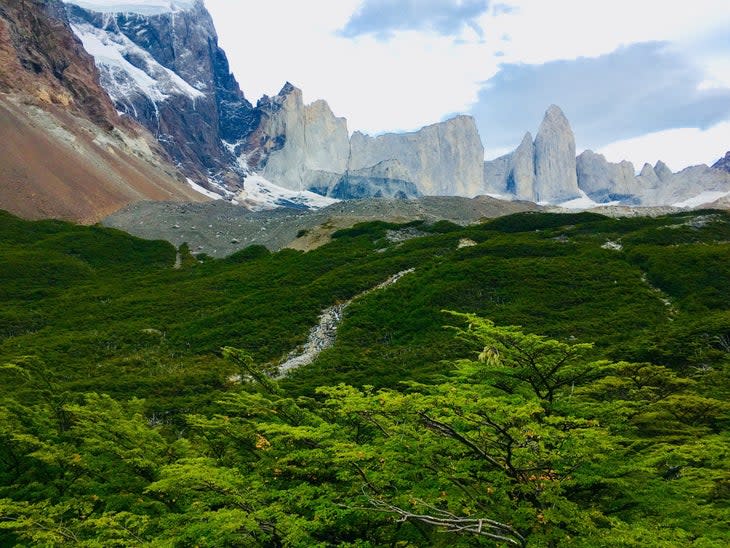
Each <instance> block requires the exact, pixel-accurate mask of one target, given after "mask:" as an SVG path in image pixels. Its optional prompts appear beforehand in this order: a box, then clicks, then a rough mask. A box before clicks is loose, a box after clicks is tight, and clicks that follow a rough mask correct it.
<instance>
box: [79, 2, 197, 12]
mask: <svg viewBox="0 0 730 548" xmlns="http://www.w3.org/2000/svg"><path fill="white" fill-rule="evenodd" d="M70 3H72V4H76V5H77V6H80V7H82V8H85V9H87V10H91V11H96V12H99V13H139V14H141V15H157V14H160V13H170V12H175V11H186V10H189V9H191V8H193V7H194V6H195V0H128V1H126V2H125V1H121V2H120V1H119V0H73V2H70Z"/></svg>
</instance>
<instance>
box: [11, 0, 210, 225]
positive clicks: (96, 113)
mask: <svg viewBox="0 0 730 548" xmlns="http://www.w3.org/2000/svg"><path fill="white" fill-rule="evenodd" d="M140 200H173V201H202V200H205V198H204V197H203V196H202V195H200V194H198V193H197V192H195V191H193V190H192V189H191V188H190V187H189V186H188V185H187V184H186V183H185V182H184V179H183V178H182V176H181V175H180V174H179V172H178V171H177V170H176V169H175V168H174V167H173V166H172V165H171V164H170V163H169V161H168V160H167V157H166V156H165V154H164V152H163V151H162V150H161V149H160V148H159V145H157V144H156V143H155V142H154V140H153V139H152V137H151V136H150V135H149V134H147V133H146V132H145V131H144V130H143V129H142V128H141V127H139V126H138V125H137V124H136V123H133V122H131V121H129V120H123V119H122V118H120V117H119V116H118V115H117V113H116V111H115V110H114V107H113V106H112V104H111V102H110V100H109V98H108V96H107V95H106V93H105V92H104V91H103V90H102V88H101V87H100V85H99V79H98V73H97V71H96V68H95V66H94V62H93V59H92V58H91V57H90V56H89V55H88V54H87V53H86V52H85V51H84V50H83V48H82V47H81V44H80V43H79V42H78V40H77V39H76V38H75V36H74V35H73V33H72V31H71V29H70V27H69V25H68V22H67V21H66V18H65V12H64V10H63V6H62V4H61V3H60V2H58V1H57V0H50V1H48V0H46V1H43V0H25V1H23V0H3V1H2V3H0V209H5V210H7V211H10V212H11V213H14V214H17V215H20V216H23V217H26V218H31V219H37V218H48V217H53V218H62V219H68V220H73V221H78V222H84V223H93V222H96V221H98V220H99V219H101V218H103V217H105V216H106V215H109V214H110V213H112V212H114V211H116V210H118V209H120V208H121V207H123V206H125V205H127V204H129V203H132V202H136V201H140Z"/></svg>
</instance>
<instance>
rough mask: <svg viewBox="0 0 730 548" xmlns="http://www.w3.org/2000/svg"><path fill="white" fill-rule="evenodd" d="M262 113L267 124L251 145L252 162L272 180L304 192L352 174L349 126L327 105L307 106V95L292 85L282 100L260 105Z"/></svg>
mask: <svg viewBox="0 0 730 548" xmlns="http://www.w3.org/2000/svg"><path fill="white" fill-rule="evenodd" d="M258 108H259V110H260V112H261V123H260V125H259V127H258V128H257V129H256V132H255V133H254V134H253V137H252V139H250V140H249V144H248V147H247V153H248V155H249V158H250V159H249V161H248V163H249V164H250V165H252V166H255V167H256V169H257V170H258V171H260V172H261V173H262V174H263V175H264V176H265V177H266V178H267V179H269V180H270V181H273V182H275V183H276V184H278V185H280V186H283V187H284V188H288V189H291V190H300V191H301V190H308V189H309V188H313V187H316V188H318V189H320V188H321V187H322V186H327V185H322V181H321V179H323V178H324V179H326V180H327V182H329V181H330V180H331V179H332V176H334V177H335V178H338V177H339V175H341V174H343V173H345V172H346V171H347V167H348V166H347V163H348V158H349V155H350V139H349V135H348V132H347V122H346V121H345V119H344V118H337V117H335V115H334V114H333V113H332V111H331V110H330V108H329V106H328V105H327V103H326V102H325V101H316V102H314V103H312V104H311V105H304V101H303V99H302V92H301V90H299V89H297V88H295V87H294V86H292V85H291V84H289V83H287V84H286V85H285V86H284V88H283V89H282V90H281V92H280V93H279V94H278V95H277V96H276V97H274V98H268V97H264V98H263V99H262V100H261V101H259V103H258ZM328 174H329V175H328ZM318 183H319V184H318Z"/></svg>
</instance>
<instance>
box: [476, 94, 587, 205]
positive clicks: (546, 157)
mask: <svg viewBox="0 0 730 548" xmlns="http://www.w3.org/2000/svg"><path fill="white" fill-rule="evenodd" d="M484 187H485V189H486V191H487V192H492V193H495V194H500V195H505V196H511V197H513V198H517V199H520V200H529V201H532V202H549V203H558V202H564V201H567V200H571V199H573V198H577V197H579V196H580V191H579V190H578V177H577V172H576V158H575V137H574V136H573V130H572V129H571V128H570V123H569V122H568V120H567V118H566V117H565V115H564V114H563V111H562V110H560V108H558V107H556V106H555V105H553V106H551V107H550V108H549V109H548V110H547V112H546V113H545V117H544V119H543V121H542V124H541V125H540V129H539V130H538V133H537V137H536V138H535V141H534V142H533V140H532V135H531V134H530V133H527V134H526V135H525V137H524V138H523V139H522V142H521V143H520V145H519V146H518V147H517V149H516V150H515V151H514V152H512V153H510V154H507V155H506V156H502V157H500V158H497V159H496V160H492V161H489V162H485V163H484Z"/></svg>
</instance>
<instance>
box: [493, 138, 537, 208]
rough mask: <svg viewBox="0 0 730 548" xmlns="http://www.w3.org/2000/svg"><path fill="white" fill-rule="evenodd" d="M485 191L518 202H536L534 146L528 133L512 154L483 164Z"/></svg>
mask: <svg viewBox="0 0 730 548" xmlns="http://www.w3.org/2000/svg"><path fill="white" fill-rule="evenodd" d="M484 184H485V191H486V192H487V193H491V194H499V195H507V196H511V197H514V198H516V199H518V200H529V201H537V200H536V199H535V198H536V191H535V144H534V143H533V141H532V135H531V134H530V133H529V132H528V133H526V134H525V137H524V138H523V139H522V142H521V143H520V146H518V147H517V149H516V150H515V151H514V152H511V153H509V154H507V155H505V156H501V157H499V158H497V159H495V160H491V161H489V162H484Z"/></svg>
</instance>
